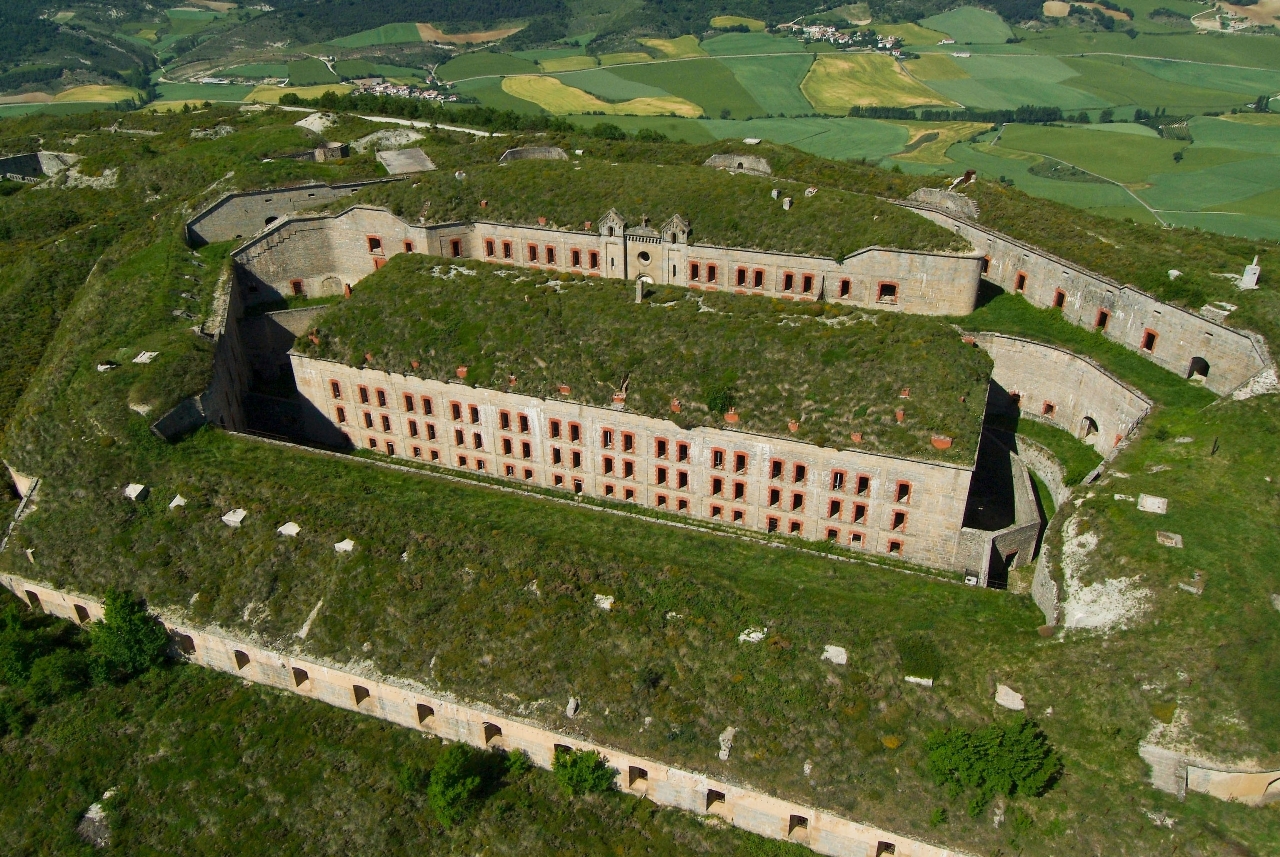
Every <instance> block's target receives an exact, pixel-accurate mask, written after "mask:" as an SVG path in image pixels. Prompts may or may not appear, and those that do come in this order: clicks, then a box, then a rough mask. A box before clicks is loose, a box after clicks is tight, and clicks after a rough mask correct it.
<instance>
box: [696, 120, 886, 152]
mask: <svg viewBox="0 0 1280 857" xmlns="http://www.w3.org/2000/svg"><path fill="white" fill-rule="evenodd" d="M704 124H705V125H706V126H707V128H708V130H709V131H710V132H711V133H712V134H714V135H715V136H716V137H718V138H720V139H733V138H735V137H738V138H741V137H743V136H752V137H759V138H760V139H762V140H770V141H772V142H775V143H782V144H785V145H789V146H795V147H796V148H797V149H800V150H801V151H803V152H809V153H810V154H813V155H817V156H819V157H822V158H834V159H836V160H852V159H857V158H867V159H869V160H871V161H878V160H880V159H881V158H884V157H887V156H889V155H892V154H893V153H895V152H900V151H902V147H903V146H905V145H906V144H907V139H908V137H909V135H908V133H907V129H906V128H904V127H902V126H900V125H894V124H892V123H889V122H880V121H878V120H875V119H848V118H844V119H819V118H816V117H807V118H803V119H753V120H752V121H751V122H748V123H746V124H745V125H744V124H739V123H734V122H721V121H719V120H712V121H710V122H706V123H704Z"/></svg>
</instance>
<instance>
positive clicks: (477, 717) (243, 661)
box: [0, 575, 964, 857]
mask: <svg viewBox="0 0 1280 857" xmlns="http://www.w3.org/2000/svg"><path fill="white" fill-rule="evenodd" d="M0 584H3V585H4V586H6V587H8V588H9V589H10V590H12V591H13V592H14V593H15V594H16V595H17V596H18V597H19V598H21V599H22V600H23V601H25V602H27V603H28V604H29V605H30V606H31V607H33V608H34V609H39V610H43V611H45V612H47V613H51V614H53V615H55V616H60V617H62V618H64V619H69V620H71V621H73V622H76V623H77V624H84V623H86V622H89V621H97V620H100V619H101V618H102V616H103V609H102V605H101V603H99V602H98V601H96V600H93V599H90V598H84V597H81V596H79V595H75V594H73V593H68V592H63V591H59V590H56V589H52V588H50V587H48V586H44V585H42V584H38V583H35V582H33V581H29V580H26V579H25V578H20V577H16V576H10V575H0ZM165 625H166V627H167V628H168V629H169V631H170V634H171V636H172V638H173V641H174V648H175V650H176V652H175V653H176V654H180V655H181V656H182V657H184V658H185V659H187V660H188V661H190V662H192V663H194V664H198V665H200V666H204V667H208V668H210V669H215V670H218V671H220V672H225V673H229V674H231V675H234V676H236V677H237V678H241V679H244V680H245V681H251V682H254V683H256V684H264V685H268V686H271V687H275V688H279V689H281V690H286V691H290V692H292V693H296V694H298V695H299V696H305V697H309V698H312V699H316V700H319V701H321V702H325V703H327V704H329V705H332V706H335V707H337V708H345V709H347V710H348V711H357V712H360V713H362V714H368V715H370V716H373V717H379V718H381V719H383V720H388V721H390V722H392V723H395V724H397V725H399V726H403V727H405V728H409V729H418V730H421V731H423V732H427V733H430V734H433V735H437V736H439V737H440V738H443V739H445V740H450V741H465V742H466V743H468V744H471V745H473V746H476V747H481V748H484V747H500V748H502V749H505V750H508V751H513V750H523V751H525V752H527V753H528V754H529V757H530V758H531V759H532V761H533V762H534V764H537V765H539V766H540V767H543V768H549V767H550V766H551V760H552V758H553V756H554V754H555V748H556V747H557V746H562V747H568V748H570V749H574V750H595V751H596V752H599V753H600V754H601V755H602V756H604V757H605V759H606V760H607V761H608V763H609V764H610V765H611V766H612V767H613V768H615V769H616V770H617V771H618V777H617V780H616V784H617V787H618V788H619V789H620V790H622V791H624V792H627V793H629V794H634V795H643V796H645V797H647V798H648V799H649V800H651V801H653V802H654V803H656V804H659V805H662V806H671V807H676V808H679V809H684V810H687V811H689V812H696V813H698V814H700V815H706V814H712V815H718V816H720V817H721V818H723V819H725V820H726V821H728V822H729V823H730V824H733V825H735V826H737V827H741V828H743V829H746V830H750V831H752V832H755V833H758V834H760V835H762V836H767V837H769V838H771V839H786V840H790V841H794V842H799V843H802V844H806V845H808V846H809V847H810V848H812V849H813V850H814V851H816V852H818V853H819V854H827V855H833V857H879V855H880V854H882V853H893V854H896V855H899V857H964V855H962V854H961V852H957V851H952V850H950V849H946V848H940V847H938V846H935V845H930V844H929V843H926V842H921V841H919V840H915V839H910V838H908V837H903V836H899V835H897V834H894V833H890V832H888V831H885V830H880V829H878V828H874V827H869V826H867V825H864V824H859V823H857V822H853V821H849V820H848V819H845V818H841V817H840V816H837V815H834V814H832V813H829V812H825V811H821V810H818V809H815V808H814V807H810V806H805V805H802V804H797V803H794V802H791V801H787V800H783V799H780V798H776V797H773V796H772V795H768V794H765V793H762V792H759V791H755V790H753V789H749V788H744V787H742V786H738V785H735V784H732V783H729V782H725V781H722V780H718V779H715V778H712V777H708V776H707V775H705V774H700V773H695V772H690V771H685V770H681V769H679V768H675V767H671V766H669V765H665V764H663V763H661V762H658V761H656V760H653V759H647V758H644V757H641V756H635V755H632V754H629V753H626V752H623V751H621V750H617V749H614V748H612V747H606V746H603V745H600V744H595V743H591V742H589V741H584V740H582V739H580V738H576V737H571V736H568V735H562V734H559V733H556V732H552V731H550V730H548V729H544V728H542V727H540V726H538V725H537V724H535V723H533V722H530V721H526V720H522V719H517V718H512V717H505V716H502V715H501V714H500V713H499V712H497V711H496V710H493V709H489V708H487V707H484V706H480V705H473V706H468V705H462V704H459V703H458V702H456V701H454V700H453V699H451V698H449V697H447V696H444V695H442V694H439V693H433V692H431V691H429V690H428V689H427V688H425V687H423V686H422V685H420V684H417V683H415V682H411V681H406V680H403V679H396V678H386V677H382V676H368V675H360V674H358V673H354V672H348V671H344V670H340V669H334V668H333V667H330V666H328V665H325V664H321V663H319V662H317V661H314V660H310V659H307V658H301V657H294V656H291V655H285V654H281V653H279V652H276V651H273V650H271V649H269V648H265V647H263V646H260V645H254V644H251V643H249V642H246V641H242V640H239V639H237V638H235V637H233V636H231V635H228V634H225V633H223V632H219V631H216V630H213V629H202V628H198V627H195V626H193V625H191V624H189V623H187V622H183V621H175V620H172V619H165ZM641 775H643V776H641ZM717 798H718V799H717ZM800 822H803V826H801V824H800ZM885 846H889V847H892V849H893V850H892V851H888V850H887V848H886V847H885Z"/></svg>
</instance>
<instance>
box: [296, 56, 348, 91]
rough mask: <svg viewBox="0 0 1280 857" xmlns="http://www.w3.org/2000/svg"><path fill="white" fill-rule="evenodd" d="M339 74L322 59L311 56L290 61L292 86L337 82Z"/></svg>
mask: <svg viewBox="0 0 1280 857" xmlns="http://www.w3.org/2000/svg"><path fill="white" fill-rule="evenodd" d="M337 82H338V75H337V74H335V73H334V72H333V70H332V69H330V68H329V66H327V65H326V64H325V63H324V62H323V61H322V60H318V59H314V58H309V59H305V60H297V61H295V62H291V63H289V85H290V86H315V85H317V84H321V83H337Z"/></svg>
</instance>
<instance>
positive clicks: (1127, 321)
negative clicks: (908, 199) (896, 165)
mask: <svg viewBox="0 0 1280 857" xmlns="http://www.w3.org/2000/svg"><path fill="white" fill-rule="evenodd" d="M901 204H902V205H904V206H905V207H907V208H910V209H912V210H913V211H916V212H917V213H919V214H921V215H923V216H925V217H927V218H929V219H930V220H932V221H934V222H935V223H938V224H939V225H941V226H945V227H946V228H948V229H950V230H952V231H953V232H955V233H956V234H958V235H961V236H963V237H964V238H966V239H968V240H969V241H970V242H971V243H972V244H973V246H974V247H976V248H978V255H980V256H985V257H986V258H987V260H988V262H987V267H986V270H985V271H984V276H985V277H986V279H988V280H990V281H991V282H993V283H995V284H996V285H998V286H1000V287H1001V288H1002V289H1004V290H1005V291H1006V292H1015V293H1020V294H1022V295H1023V296H1024V297H1025V298H1026V299H1027V300H1028V301H1029V302H1031V303H1032V304H1033V305H1035V306H1038V307H1055V306H1056V307H1058V308H1060V309H1061V310H1062V314H1063V317H1064V318H1066V319H1067V320H1068V321H1070V322H1071V323H1072V324H1075V325H1078V326H1080V327H1083V328H1085V329H1087V330H1098V329H1100V330H1102V332H1103V333H1104V334H1105V335H1106V337H1107V338H1108V339H1112V340H1115V341H1116V342H1119V343H1120V344H1122V345H1124V346H1125V347H1126V348H1130V349H1132V350H1134V351H1137V352H1138V353H1140V354H1142V355H1143V356H1144V357H1146V358H1147V359H1149V360H1151V361H1152V362H1153V363H1156V364H1157V365H1159V366H1162V367H1164V368H1165V369H1168V370H1169V371H1170V372H1173V373H1175V374H1177V375H1181V376H1182V377H1184V378H1185V377H1188V376H1190V375H1192V374H1193V373H1197V374H1201V375H1203V377H1204V384H1205V386H1206V387H1208V388H1209V389H1210V390H1213V391H1214V392H1215V393H1218V394H1219V395H1223V394H1226V393H1230V392H1231V391H1232V390H1234V389H1235V388H1236V387H1239V386H1240V385H1241V384H1243V383H1245V382H1246V381H1248V380H1249V379H1250V378H1252V377H1253V376H1254V375H1256V374H1258V373H1259V372H1261V371H1263V370H1264V369H1266V368H1267V367H1268V365H1269V364H1270V357H1269V355H1268V354H1267V351H1266V346H1265V344H1264V343H1263V342H1262V340H1261V338H1260V337H1258V336H1256V335H1255V334H1250V333H1248V332H1245V331H1240V330H1234V329H1232V328H1229V327H1226V326H1224V325H1221V324H1218V323H1217V322H1215V321H1212V320H1210V319H1207V318H1203V317H1201V316H1198V315H1196V314H1195V313H1192V312H1188V311H1187V310H1185V309H1181V308H1180V307H1175V306H1172V305H1170V304H1164V303H1161V302H1160V301H1158V300H1156V299H1155V298H1153V297H1151V296H1150V295H1148V294H1147V293H1145V292H1142V291H1139V290H1138V289H1135V288H1133V287H1132V286H1122V285H1120V284H1119V283H1117V282H1115V281H1114V280H1111V279H1108V278H1106V277H1103V276H1101V275H1099V274H1095V273H1093V272H1092V271H1088V270H1086V269H1084V268H1081V267H1080V266H1078V265H1076V264H1074V263H1072V262H1068V261H1066V260H1065V259H1059V258H1057V257H1056V256H1053V255H1051V254H1049V253H1046V252H1045V251H1044V250H1041V249H1039V248H1037V247H1033V246H1031V245H1030V244H1024V243H1022V242H1021V241H1017V240H1016V239H1013V238H1010V237H1009V236H1007V235H1003V234H1001V233H999V232H996V231H994V230H992V229H987V228H986V227H984V226H979V225H977V224H976V223H970V222H969V221H966V220H964V219H961V218H958V217H955V216H953V215H950V214H947V213H946V212H943V211H941V210H938V209H935V208H932V207H930V206H925V205H919V204H913V203H901ZM1152 334H1154V337H1152V336H1151V335H1152ZM1193 361H1195V362H1194V363H1193ZM1200 361H1203V363H1200ZM1206 364H1207V365H1206Z"/></svg>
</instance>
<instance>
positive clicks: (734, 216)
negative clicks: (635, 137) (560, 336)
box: [355, 158, 969, 259]
mask: <svg viewBox="0 0 1280 857" xmlns="http://www.w3.org/2000/svg"><path fill="white" fill-rule="evenodd" d="M775 187H778V188H780V189H781V191H782V193H781V196H783V197H786V196H789V197H792V199H793V201H794V205H793V206H792V208H791V210H790V211H784V210H783V208H782V200H781V199H776V200H775V199H773V198H772V196H771V194H770V192H771V191H772V190H773V189H774V188H775ZM804 191H805V185H803V184H799V183H796V182H793V181H785V180H782V179H770V178H763V177H760V176H751V175H745V174H737V175H735V174H732V173H729V172H726V171H724V170H716V169H711V168H709V167H698V166H681V165H670V164H668V165H661V164H644V163H634V162H631V163H627V162H620V163H617V164H613V163H609V162H605V161H596V160H589V159H585V158H584V159H582V160H581V162H580V163H574V162H572V161H516V162H515V163H511V164H505V165H501V166H499V165H485V166H479V167H473V168H470V169H468V170H467V171H466V178H464V179H458V178H455V177H454V174H453V173H452V172H447V171H443V170H442V171H439V172H434V173H427V174H426V175H424V176H422V177H419V178H416V179H415V180H414V181H413V182H396V183H394V184H391V185H388V186H384V187H377V188H369V189H368V190H365V191H363V192H362V193H361V194H360V195H358V196H357V197H355V199H357V200H359V201H363V202H369V203H373V204H376V205H386V206H388V207H390V208H391V210H392V211H394V212H395V213H396V214H398V215H399V216H401V217H404V218H408V219H413V220H416V219H417V218H418V217H423V218H425V219H426V221H427V222H437V223H438V222H448V221H452V220H498V221H504V222H509V223H522V224H533V223H537V222H538V218H539V217H545V218H546V219H547V222H548V224H549V225H552V226H558V227H561V228H566V229H582V228H583V223H585V222H587V221H591V222H593V223H594V222H596V221H599V220H600V218H601V217H602V216H603V215H604V214H605V212H607V211H608V210H609V209H610V208H616V209H617V210H618V213H619V214H621V215H622V216H623V218H624V219H625V220H626V221H627V223H628V225H639V224H640V222H641V218H642V217H644V216H648V217H649V219H650V221H651V222H652V223H653V224H660V223H662V222H663V221H664V220H666V219H667V218H669V217H671V216H672V215H673V214H679V215H681V216H683V217H684V218H685V219H686V220H688V221H690V223H691V224H692V225H693V231H692V236H691V239H690V240H692V241H697V242H699V243H703V244H717V245H721V246H726V247H746V248H751V249H757V250H773V251H779V252H787V253H801V254H806V255H816V256H828V257H832V258H836V259H842V258H844V257H845V256H848V255H849V254H850V253H853V252H855V251H857V250H860V249H862V248H863V247H870V246H872V245H878V246H881V247H895V248H899V249H903V250H950V251H962V250H967V249H968V246H969V245H968V243H967V242H966V241H965V240H964V239H962V238H959V237H958V236H956V235H954V234H953V233H951V232H950V231H948V230H946V229H943V228H942V227H941V226H938V225H937V224H935V223H932V222H930V221H928V220H926V219H925V218H923V217H921V216H919V215H918V214H916V213H915V212H912V211H908V210H906V209H903V208H901V207H899V206H896V205H892V204H890V203H887V202H884V201H882V200H879V199H876V198H875V197H873V196H868V195H865V194H859V193H851V192H849V191H842V190H833V189H829V188H823V189H821V190H820V191H819V192H818V193H817V194H816V195H814V196H812V197H806V196H805V195H804ZM481 200H485V201H486V206H485V207H484V208H481V207H480V201H481Z"/></svg>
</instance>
